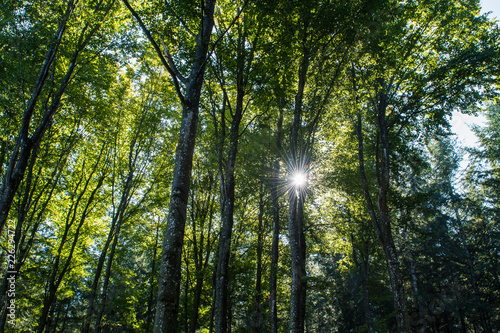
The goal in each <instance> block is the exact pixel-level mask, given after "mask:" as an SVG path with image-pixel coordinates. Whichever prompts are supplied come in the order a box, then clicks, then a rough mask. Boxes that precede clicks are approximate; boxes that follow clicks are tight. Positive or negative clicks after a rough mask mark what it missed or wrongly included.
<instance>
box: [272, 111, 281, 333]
mask: <svg viewBox="0 0 500 333" xmlns="http://www.w3.org/2000/svg"><path fill="white" fill-rule="evenodd" d="M282 135H283V109H282V108H281V107H280V110H279V118H278V125H277V129H276V149H277V151H278V152H277V158H276V161H275V162H274V166H273V182H272V184H271V200H272V204H273V236H272V239H273V240H272V245H271V272H270V276H269V303H270V304H269V307H270V310H269V312H270V316H271V333H278V303H277V294H276V289H277V280H278V278H277V273H278V258H279V237H280V204H279V195H278V179H279V174H280V162H279V157H280V156H279V154H280V152H281V140H282Z"/></svg>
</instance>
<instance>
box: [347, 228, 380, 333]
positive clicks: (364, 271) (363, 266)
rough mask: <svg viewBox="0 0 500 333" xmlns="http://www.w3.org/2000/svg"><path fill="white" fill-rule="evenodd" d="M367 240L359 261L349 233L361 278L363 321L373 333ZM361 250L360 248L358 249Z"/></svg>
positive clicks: (352, 236) (355, 262)
mask: <svg viewBox="0 0 500 333" xmlns="http://www.w3.org/2000/svg"><path fill="white" fill-rule="evenodd" d="M368 244H369V243H368V241H366V242H365V247H364V255H363V254H362V255H361V263H360V262H359V260H358V255H357V253H356V252H357V250H356V247H355V245H354V235H353V234H351V246H352V256H353V260H354V264H355V265H356V268H357V269H358V272H359V276H360V280H361V289H362V291H363V306H364V310H365V311H364V314H365V321H366V326H368V332H370V333H373V332H375V328H374V327H373V319H372V309H371V305H370V294H369V292H368V281H369V277H370V275H369V271H368V267H369V254H370V252H369V247H368ZM360 251H361V250H360Z"/></svg>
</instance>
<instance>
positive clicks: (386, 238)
mask: <svg viewBox="0 0 500 333" xmlns="http://www.w3.org/2000/svg"><path fill="white" fill-rule="evenodd" d="M386 108H387V96H386V95H382V96H381V97H380V100H379V104H378V110H377V112H378V115H377V122H378V123H377V125H378V129H379V131H380V135H379V140H380V145H381V146H382V154H381V162H380V161H379V160H376V165H377V180H378V198H377V203H378V215H379V217H377V213H376V210H375V206H374V205H373V202H372V199H371V195H370V191H369V187H368V180H367V177H366V173H365V168H364V154H363V149H364V148H363V132H362V126H361V124H362V122H361V115H358V116H357V126H356V128H357V136H358V158H359V170H360V175H361V180H362V184H363V193H364V196H365V201H366V204H367V208H368V212H369V215H370V218H371V220H372V224H373V227H374V229H375V234H376V236H377V239H378V240H379V242H380V244H381V245H382V249H383V250H384V254H385V260H386V264H387V268H388V271H389V279H390V282H391V289H392V296H393V301H394V308H395V311H396V323H397V329H398V332H400V333H403V332H408V330H409V323H408V320H407V313H406V303H405V301H404V296H403V283H402V279H401V273H400V268H399V259H398V255H397V251H396V246H395V244H394V239H393V237H392V231H391V224H390V217H389V207H388V202H387V200H388V196H387V195H388V190H389V181H390V174H389V138H388V129H387V124H386V122H385V112H386ZM377 156H378V151H377ZM379 164H380V165H379Z"/></svg>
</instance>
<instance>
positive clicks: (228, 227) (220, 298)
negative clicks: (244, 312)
mask: <svg viewBox="0 0 500 333" xmlns="http://www.w3.org/2000/svg"><path fill="white" fill-rule="evenodd" d="M243 96H244V94H243V91H242V90H241V89H240V90H239V92H238V96H237V102H236V103H237V105H236V111H235V114H234V116H233V119H232V123H231V131H230V139H229V140H230V141H229V151H228V155H227V160H226V166H225V170H224V175H222V176H221V220H222V229H221V234H220V238H219V254H218V257H217V276H216V289H217V292H216V298H215V332H216V333H225V332H226V331H227V315H228V312H227V305H228V283H229V272H228V268H229V258H230V253H231V237H232V232H233V222H234V216H233V214H234V187H235V166H236V155H237V152H238V139H239V128H240V122H241V117H242V112H243ZM222 116H223V117H224V115H222ZM219 163H223V161H222V160H220V161H219Z"/></svg>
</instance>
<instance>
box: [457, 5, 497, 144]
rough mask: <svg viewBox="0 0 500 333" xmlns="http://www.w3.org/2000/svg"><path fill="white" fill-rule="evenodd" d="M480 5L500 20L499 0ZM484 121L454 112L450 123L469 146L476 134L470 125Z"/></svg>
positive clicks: (481, 118) (475, 141) (483, 120)
mask: <svg viewBox="0 0 500 333" xmlns="http://www.w3.org/2000/svg"><path fill="white" fill-rule="evenodd" d="M481 6H482V7H483V10H482V13H486V12H491V14H490V15H489V17H490V18H496V19H497V20H500V0H481ZM484 122H485V118H484V117H483V116H479V117H474V116H468V115H465V114H461V113H459V112H456V113H453V118H452V121H451V125H452V130H453V132H455V133H456V134H457V136H458V139H459V141H460V143H461V144H463V145H464V146H469V147H470V146H475V145H477V139H476V136H475V135H474V133H472V131H471V130H470V125H472V124H478V125H482V124H484Z"/></svg>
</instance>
